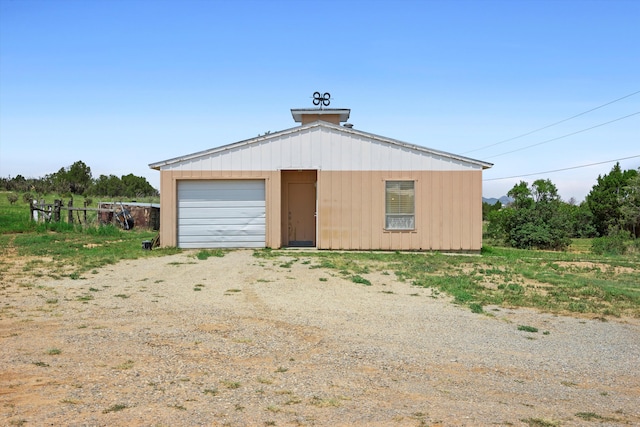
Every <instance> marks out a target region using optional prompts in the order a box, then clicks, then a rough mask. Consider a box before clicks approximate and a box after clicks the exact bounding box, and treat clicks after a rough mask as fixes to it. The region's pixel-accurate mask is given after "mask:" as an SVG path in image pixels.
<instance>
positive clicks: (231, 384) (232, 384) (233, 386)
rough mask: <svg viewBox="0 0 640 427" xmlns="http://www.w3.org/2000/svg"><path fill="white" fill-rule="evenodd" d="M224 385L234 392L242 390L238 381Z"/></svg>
mask: <svg viewBox="0 0 640 427" xmlns="http://www.w3.org/2000/svg"><path fill="white" fill-rule="evenodd" d="M222 384H224V386H225V387H226V388H228V389H232V390H233V389H236V388H240V386H241V385H242V384H240V383H239V382H236V381H223V382H222Z"/></svg>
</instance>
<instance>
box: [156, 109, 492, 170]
mask: <svg viewBox="0 0 640 427" xmlns="http://www.w3.org/2000/svg"><path fill="white" fill-rule="evenodd" d="M335 110H338V109H335ZM305 111H309V110H305ZM322 111H331V110H328V109H324V110H322ZM292 112H293V110H292ZM327 114H336V113H335V112H333V113H327ZM315 127H326V128H331V129H334V130H337V131H339V132H343V133H345V134H354V135H359V136H361V137H364V138H369V139H371V140H375V141H378V142H382V143H386V144H390V145H395V146H399V147H403V148H407V149H411V150H416V151H420V152H423V153H426V154H433V155H437V156H441V157H445V158H450V159H452V160H457V161H461V162H466V163H470V164H474V165H477V166H481V167H482V169H489V168H490V167H492V166H493V163H489V162H484V161H482V160H476V159H472V158H470V157H464V156H460V155H457V154H453V153H448V152H446V151H440V150H434V149H432V148H426V147H422V146H420V145H416V144H411V143H408V142H404V141H399V140H397V139H392V138H387V137H384V136H380V135H376V134H373V133H368V132H363V131H361V130H357V129H353V128H348V127H345V126H340V125H335V124H333V123H328V122H325V121H321V120H318V121H315V122H311V123H307V124H305V125H302V126H296V127H293V128H289V129H285V130H282V131H279V132H272V133H269V134H266V135H261V136H257V137H255V138H251V139H246V140H244V141H238V142H234V143H231V144H227V145H222V146H220V147H216V148H211V149H208V150H203V151H198V152H195V153H191V154H186V155H183V156H179V157H174V158H172V159H167V160H162V161H159V162H155V163H150V164H149V167H150V168H151V169H155V170H160V168H161V167H163V166H167V165H172V164H175V163H181V162H184V161H189V160H193V159H197V158H199V157H203V156H207V155H210V154H216V153H220V152H224V151H228V150H233V149H236V148H239V147H243V146H246V145H251V144H257V143H261V142H264V141H268V140H269V139H275V138H278V137H281V136H283V135H290V134H295V133H299V132H303V131H305V130H307V129H312V128H315Z"/></svg>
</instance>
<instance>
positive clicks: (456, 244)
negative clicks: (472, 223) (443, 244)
mask: <svg viewBox="0 0 640 427" xmlns="http://www.w3.org/2000/svg"><path fill="white" fill-rule="evenodd" d="M449 174H450V176H451V196H450V197H451V216H450V217H449V221H450V229H451V243H450V244H449V248H448V249H454V250H458V249H460V248H461V239H462V236H461V235H460V234H461V233H462V229H461V227H462V224H461V221H462V220H463V212H464V199H463V198H462V195H463V192H462V177H461V174H462V172H457V171H456V172H449Z"/></svg>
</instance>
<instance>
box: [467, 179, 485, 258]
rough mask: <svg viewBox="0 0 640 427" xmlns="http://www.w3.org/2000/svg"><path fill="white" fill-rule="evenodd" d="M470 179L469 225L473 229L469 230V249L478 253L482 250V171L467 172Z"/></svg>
mask: <svg viewBox="0 0 640 427" xmlns="http://www.w3.org/2000/svg"><path fill="white" fill-rule="evenodd" d="M469 175H471V177H472V180H471V182H472V188H473V192H472V194H471V198H472V202H471V203H472V210H473V217H472V218H471V223H472V224H473V229H472V230H471V236H472V241H471V249H472V250H476V251H479V250H481V249H482V170H479V171H473V172H469Z"/></svg>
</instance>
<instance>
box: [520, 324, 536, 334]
mask: <svg viewBox="0 0 640 427" xmlns="http://www.w3.org/2000/svg"><path fill="white" fill-rule="evenodd" d="M518 330H519V331H525V332H531V333H536V332H538V328H534V327H533V326H527V325H518Z"/></svg>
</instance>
